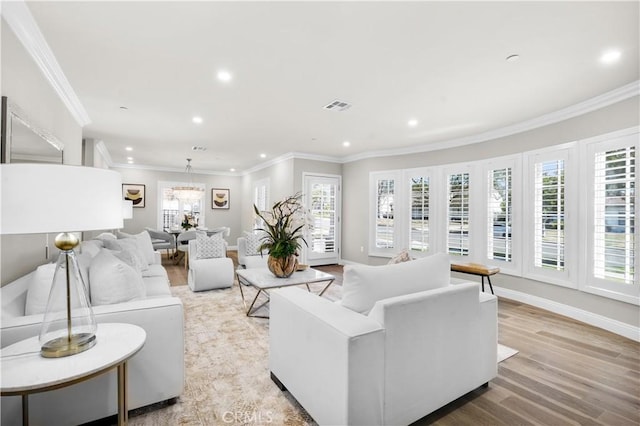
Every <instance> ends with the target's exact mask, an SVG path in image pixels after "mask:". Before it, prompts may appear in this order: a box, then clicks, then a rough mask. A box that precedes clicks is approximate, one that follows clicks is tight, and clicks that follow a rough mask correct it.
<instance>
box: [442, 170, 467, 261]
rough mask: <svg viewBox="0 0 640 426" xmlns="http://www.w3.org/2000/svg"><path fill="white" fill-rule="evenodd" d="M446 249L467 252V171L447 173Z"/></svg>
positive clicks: (454, 251)
mask: <svg viewBox="0 0 640 426" xmlns="http://www.w3.org/2000/svg"><path fill="white" fill-rule="evenodd" d="M447 182H448V204H447V224H446V225H447V251H448V252H449V254H453V255H457V256H466V255H468V254H469V247H470V244H469V173H455V174H450V175H448V179H447Z"/></svg>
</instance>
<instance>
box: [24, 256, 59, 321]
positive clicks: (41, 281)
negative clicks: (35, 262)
mask: <svg viewBox="0 0 640 426" xmlns="http://www.w3.org/2000/svg"><path fill="white" fill-rule="evenodd" d="M55 271H56V264H55V263H48V264H46V265H41V266H38V269H36V271H35V272H34V274H33V275H32V276H31V279H30V280H29V287H28V288H27V300H26V303H25V307H24V313H25V315H34V314H43V313H44V311H45V309H46V308H47V300H49V292H50V291H51V284H52V283H53V274H54V273H55Z"/></svg>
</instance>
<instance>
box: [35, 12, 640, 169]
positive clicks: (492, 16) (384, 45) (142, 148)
mask: <svg viewBox="0 0 640 426" xmlns="http://www.w3.org/2000/svg"><path fill="white" fill-rule="evenodd" d="M28 6H29V8H30V10H31V12H32V14H33V16H34V18H35V20H36V22H37V23H38V25H39V26H40V29H41V31H42V33H43V34H44V36H45V38H46V40H47V41H48V43H49V45H50V47H51V49H52V51H53V53H54V54H55V56H56V58H57V60H58V62H59V63H60V65H61V67H62V69H63V71H64V73H65V74H66V77H67V78H68V80H69V82H70V84H71V86H72V87H73V89H74V90H75V92H76V93H77V95H78V97H79V98H80V101H81V103H82V105H83V106H84V108H85V109H86V110H87V112H88V114H89V117H90V119H91V123H90V124H89V125H87V126H86V127H85V129H84V136H86V137H92V138H95V139H99V140H103V141H104V143H105V145H106V146H107V148H108V150H109V153H110V155H111V157H112V159H113V162H114V163H116V164H124V163H126V162H127V160H126V157H127V156H132V157H133V158H134V161H135V164H136V166H152V167H157V168H175V169H180V170H184V166H185V164H186V160H185V159H186V158H187V157H191V158H193V166H194V169H195V170H196V171H198V170H208V171H228V170H229V169H230V168H232V167H233V168H235V169H236V170H237V172H242V171H243V170H247V169H249V168H252V167H255V166H257V165H259V164H260V163H262V162H265V161H268V160H269V159H273V158H275V157H278V156H281V155H284V154H287V153H290V152H302V153H307V154H312V155H318V156H330V157H335V158H344V157H347V158H348V157H351V158H353V157H354V156H358V155H362V154H363V153H366V152H370V151H378V150H389V149H407V148H408V147H413V146H424V147H426V148H428V146H429V145H430V144H438V145H440V144H442V142H443V141H449V140H454V139H458V138H462V137H468V136H471V135H476V134H479V133H482V132H487V131H492V130H495V129H500V128H503V127H505V126H509V125H513V124H516V123H519V122H522V121H525V120H530V119H532V118H535V117H539V116H541V115H543V114H547V113H550V112H554V111H557V110H560V109H563V108H566V107H568V106H571V105H574V104H577V103H579V102H582V101H585V100H588V99H591V98H593V97H595V96H597V95H600V94H602V93H605V92H608V91H611V90H613V89H617V88H619V87H621V86H624V85H626V84H629V83H631V82H634V81H637V80H638V79H639V70H638V68H639V67H638V64H639V62H640V60H639V57H638V53H639V50H640V49H639V45H638V43H639V24H638V16H639V7H638V6H639V3H638V2H637V1H633V2H478V1H474V2H277V3H275V2H204V1H201V2H178V1H175V2H149V1H146V2H92V1H87V2H55V1H47V2H28ZM612 48H616V49H619V50H620V51H621V52H622V56H621V59H620V61H619V62H618V63H616V64H612V65H608V66H607V65H604V64H602V63H600V61H599V57H600V56H601V55H602V54H603V52H605V51H607V50H608V49H612ZM512 54H519V55H520V60H519V61H517V62H507V61H506V60H505V58H506V57H507V56H509V55H512ZM220 69H226V70H228V71H230V72H231V73H232V74H233V79H232V81H231V82H230V83H227V84H225V83H222V82H220V81H218V80H217V78H216V73H217V72H218V70H220ZM336 99H339V100H344V101H347V102H349V103H351V104H352V105H353V106H352V107H351V108H350V109H348V110H346V111H344V112H333V111H327V110H324V109H323V108H322V107H323V106H324V105H326V104H328V103H330V102H331V101H333V100H336ZM121 106H126V107H127V108H128V109H127V110H122V109H120V107H121ZM194 115H198V116H201V117H202V118H203V120H204V121H203V123H202V124H199V125H196V124H194V123H192V121H191V119H192V117H193V116H194ZM410 118H415V119H417V120H418V121H419V123H418V125H417V126H416V127H413V128H410V127H409V126H407V121H408V120H409V119H410ZM345 140H348V141H350V142H351V146H350V147H348V148H345V147H344V146H343V145H342V143H343V141H345ZM194 145H198V146H203V147H206V148H207V150H206V151H204V152H194V151H192V149H191V147H192V146H194ZM126 146H131V147H133V151H132V152H130V153H129V152H126V151H125V147H126ZM260 153H265V154H266V155H267V157H266V159H261V158H259V154H260Z"/></svg>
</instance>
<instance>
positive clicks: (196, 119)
mask: <svg viewBox="0 0 640 426" xmlns="http://www.w3.org/2000/svg"><path fill="white" fill-rule="evenodd" d="M191 121H193V122H194V123H196V124H202V117H200V116H198V115H196V116H195V117H193V118H192V119H191Z"/></svg>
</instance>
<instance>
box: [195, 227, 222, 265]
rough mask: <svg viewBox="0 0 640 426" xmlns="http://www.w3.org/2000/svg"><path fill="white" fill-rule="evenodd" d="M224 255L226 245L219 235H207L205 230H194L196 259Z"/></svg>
mask: <svg viewBox="0 0 640 426" xmlns="http://www.w3.org/2000/svg"><path fill="white" fill-rule="evenodd" d="M226 255H227V247H226V244H225V241H224V240H223V239H222V237H221V236H220V235H218V234H214V235H212V236H210V237H209V236H207V233H206V232H196V259H211V258H215V257H225V256H226Z"/></svg>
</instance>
